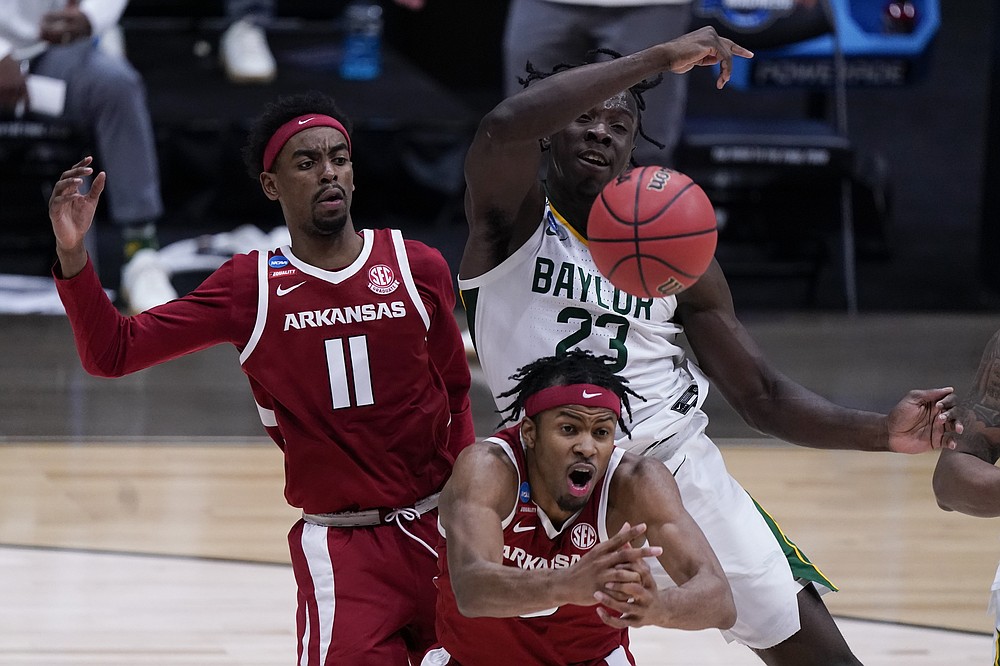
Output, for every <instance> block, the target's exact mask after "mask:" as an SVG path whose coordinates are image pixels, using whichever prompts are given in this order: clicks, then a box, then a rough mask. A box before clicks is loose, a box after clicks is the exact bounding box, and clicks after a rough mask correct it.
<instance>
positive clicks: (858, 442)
mask: <svg viewBox="0 0 1000 666" xmlns="http://www.w3.org/2000/svg"><path fill="white" fill-rule="evenodd" d="M734 56H736V57H751V56H752V54H751V53H750V52H749V51H747V50H746V49H744V48H742V47H740V46H738V45H736V44H734V43H733V42H732V41H730V40H728V39H724V38H721V37H719V36H718V35H717V34H716V33H715V31H714V30H713V29H711V28H702V29H700V30H697V31H694V32H691V33H688V34H687V35H684V36H682V37H679V38H678V39H675V40H672V41H670V42H666V43H663V44H659V45H657V46H653V47H651V48H648V49H645V50H643V51H639V52H637V53H634V54H631V55H627V56H625V57H622V58H618V59H615V60H610V61H605V62H599V63H594V64H589V65H584V66H580V67H575V68H569V69H565V70H563V71H559V72H557V73H554V74H552V75H551V76H546V77H541V78H540V79H539V80H535V81H534V82H533V83H531V84H530V85H528V86H527V87H526V88H525V90H523V91H522V92H520V93H518V94H516V95H514V96H512V97H509V98H507V99H506V100H504V101H502V102H501V103H500V104H499V105H498V106H497V107H496V108H494V109H493V110H492V111H491V112H490V113H488V114H487V115H486V116H485V118H484V119H483V120H482V122H481V123H480V126H479V129H478V131H477V134H476V136H475V138H474V139H473V142H472V145H471V146H470V149H469V152H468V155H467V158H466V163H465V174H466V182H467V191H466V199H465V201H466V215H467V217H468V221H469V225H470V230H469V238H468V241H467V244H466V247H465V253H464V255H463V257H462V263H461V267H460V271H459V278H460V279H459V286H460V288H461V290H462V297H463V301H464V303H465V306H466V310H467V314H468V319H469V327H470V330H471V333H472V336H473V340H474V343H475V346H476V350H477V352H478V354H479V359H480V361H481V363H482V366H483V369H484V372H485V375H486V379H487V382H488V384H489V387H490V390H491V391H492V393H493V395H494V398H497V399H498V405H499V404H501V402H500V401H499V397H500V396H501V395H502V394H503V393H504V392H506V391H508V390H510V389H511V387H512V380H511V379H509V378H510V377H511V375H512V374H513V373H514V372H515V370H516V369H517V368H519V367H521V366H523V365H525V364H526V363H528V362H530V361H531V360H533V359H536V358H540V357H543V356H548V355H550V354H553V353H562V352H564V351H566V350H568V349H573V348H582V349H589V350H592V351H594V352H595V353H596V354H598V355H604V354H610V355H611V356H613V357H614V359H615V366H614V369H615V370H616V371H618V372H620V373H621V374H622V375H623V376H624V377H626V378H627V379H628V380H629V385H630V386H631V387H632V388H633V389H634V390H635V391H636V392H637V393H639V394H640V395H642V396H644V397H645V399H646V400H645V401H644V402H641V403H639V404H638V405H637V406H636V409H635V413H634V415H633V416H632V418H630V419H624V421H627V424H626V425H627V426H628V427H629V428H630V429H631V430H632V433H633V436H632V438H631V439H630V440H627V441H621V442H620V443H621V444H622V445H623V446H625V447H626V448H628V449H629V450H630V451H633V452H636V453H640V454H643V455H648V456H652V457H654V458H656V459H657V460H660V461H662V462H663V463H665V464H666V465H667V468H668V469H669V470H670V471H671V472H672V473H674V474H675V478H676V481H677V484H678V486H679V488H680V492H681V497H682V498H683V499H684V505H685V508H686V509H687V510H688V512H689V513H690V514H691V515H692V517H693V518H694V520H695V521H696V522H697V523H698V525H699V526H700V527H701V529H702V531H703V532H704V533H705V536H706V537H707V538H708V541H709V543H710V544H711V545H712V548H713V549H714V550H715V552H716V554H717V555H718V557H719V560H720V562H721V563H722V567H723V569H724V570H725V571H726V574H727V576H728V578H729V582H730V585H731V586H732V589H733V597H734V599H735V602H736V608H737V619H736V624H735V625H734V626H733V627H732V628H730V629H728V630H726V631H725V632H724V634H725V636H726V637H727V639H729V640H736V641H739V642H741V643H743V644H745V645H747V646H748V647H750V648H751V649H753V650H754V651H756V652H757V654H758V655H759V656H760V658H761V659H762V660H763V661H764V662H765V663H768V664H782V665H789V666H804V665H808V664H817V665H822V666H840V665H844V664H857V663H858V661H857V659H856V658H855V657H854V656H853V654H852V653H851V651H850V649H849V647H848V646H847V644H846V642H845V641H844V639H843V637H842V636H841V635H840V632H839V630H838V628H837V626H836V624H835V623H834V622H833V620H832V618H831V617H830V614H829V612H828V611H827V610H826V607H825V605H824V604H823V603H822V601H821V600H820V596H819V591H818V590H819V589H824V588H825V589H830V588H832V585H831V583H830V582H829V581H827V580H826V578H825V577H824V576H823V575H822V574H821V573H820V571H819V570H818V569H816V567H814V566H813V565H812V564H811V563H810V562H809V560H807V559H806V558H805V557H803V556H802V555H801V552H800V551H799V550H798V548H796V547H795V546H794V545H792V544H791V542H790V541H788V540H787V538H786V537H785V536H784V535H783V534H781V533H780V532H779V531H778V529H777V526H776V525H774V523H773V521H772V520H771V518H770V517H769V516H768V515H767V514H766V513H765V512H763V510H759V509H758V507H757V506H756V505H755V503H754V501H753V500H752V499H751V498H750V497H749V496H748V495H747V493H746V492H745V491H744V490H743V488H742V487H740V485H739V484H738V483H737V482H736V481H735V479H733V478H732V477H731V476H730V475H729V473H728V471H727V470H726V467H725V464H724V463H723V460H722V457H721V455H720V453H719V451H718V449H717V448H716V447H715V445H714V444H713V443H712V442H711V440H709V439H708V437H707V436H706V435H705V432H704V430H705V426H706V423H707V417H706V416H705V414H704V413H703V412H702V411H701V406H702V403H703V402H704V400H705V395H706V393H707V391H708V382H709V380H711V381H712V382H713V383H714V384H715V385H716V386H717V387H718V388H719V389H720V390H721V391H722V393H723V395H724V396H725V397H726V399H727V400H728V401H729V402H730V404H732V405H733V407H734V408H735V409H736V410H737V411H738V412H739V413H740V414H741V415H742V416H743V418H744V419H745V420H746V421H747V423H749V424H751V425H752V426H753V427H754V428H756V429H757V430H759V431H761V432H763V433H766V434H768V435H772V436H774V437H778V438H780V439H783V440H786V441H789V442H793V443H796V444H800V445H804V446H811V447H818V448H830V449H837V448H841V449H858V450H872V451H886V450H889V451H900V452H911V453H912V452H918V451H927V450H929V449H931V448H932V447H934V446H940V442H941V430H942V428H941V422H939V421H937V420H935V418H934V416H935V415H936V413H937V412H938V410H940V409H941V408H942V406H941V401H942V400H943V399H945V398H946V396H948V395H950V393H951V390H950V389H937V390H928V391H913V392H910V393H909V394H908V395H907V396H906V397H905V398H904V399H903V400H902V401H901V402H900V403H899V404H898V405H896V407H895V408H894V409H893V410H892V411H891V412H890V413H889V414H888V415H885V414H875V413H870V412H863V411H858V410H854V409H847V408H844V407H840V406H838V405H835V404H832V403H830V402H829V401H827V400H825V399H823V398H822V397H820V396H818V395H816V394H814V393H812V392H810V391H808V390H806V389H805V388H803V387H802V386H800V385H798V384H797V383H795V382H793V381H791V380H790V379H789V378H787V377H785V376H784V375H782V374H781V373H780V372H778V371H777V370H776V369H774V368H773V367H772V366H771V365H770V364H769V363H768V362H767V360H766V359H765V358H764V357H763V355H762V354H761V352H760V350H759V349H758V347H757V345H756V344H755V343H754V341H753V340H752V339H751V337H750V335H749V333H748V332H747V331H746V329H745V328H744V327H743V325H742V324H741V323H740V321H739V320H738V319H737V317H736V314H735V312H734V309H733V304H732V300H731V297H730V292H729V288H728V285H727V283H726V279H725V276H724V275H723V274H722V271H721V269H720V268H719V266H718V264H717V263H716V262H714V261H713V263H712V265H711V266H710V267H709V269H708V271H707V272H706V273H705V275H704V276H703V277H702V278H701V279H700V280H699V282H698V283H697V284H695V285H694V286H693V287H691V288H689V289H687V290H686V291H684V292H682V293H680V294H679V295H677V296H670V297H667V298H658V299H647V298H635V297H632V296H630V295H628V294H626V293H624V292H621V291H619V290H617V289H615V288H614V287H613V285H611V284H610V283H609V282H608V281H607V280H606V279H605V278H604V277H602V276H601V275H600V273H599V272H598V271H597V269H596V268H595V267H594V265H593V262H592V260H591V258H590V254H589V252H588V250H587V242H586V238H587V217H588V213H589V211H590V207H591V204H592V203H593V201H594V199H595V197H596V196H597V194H598V193H599V192H600V190H601V188H602V187H603V186H604V185H605V184H606V183H608V182H609V181H610V180H611V179H613V178H615V177H616V176H617V175H618V174H620V173H621V172H622V171H623V170H624V169H625V168H626V167H627V166H628V164H629V156H630V154H631V152H632V149H633V148H634V146H635V142H636V137H637V135H638V134H639V132H640V113H639V108H640V107H639V104H640V103H641V100H639V99H637V97H636V96H635V95H634V94H633V90H630V89H631V88H633V87H634V89H635V90H641V88H642V87H644V86H646V85H648V84H647V82H646V79H647V78H650V77H655V76H657V75H659V74H660V73H662V72H674V73H683V72H687V71H688V70H690V69H691V68H693V67H695V66H700V65H711V64H716V63H717V64H719V65H721V72H720V74H719V77H718V80H717V86H718V87H720V88H721V87H722V86H723V85H725V83H726V81H727V80H728V78H729V75H730V67H731V62H732V58H733V57H734ZM623 91H624V92H623ZM541 167H544V168H545V169H544V170H545V172H546V174H547V175H546V177H545V178H544V179H543V180H539V177H538V174H539V171H540V168H541ZM512 331H513V332H515V334H512V333H511V332H512ZM682 332H684V333H686V334H687V337H688V341H689V344H690V345H691V348H692V349H693V351H694V354H695V356H696V357H697V360H698V362H699V364H700V368H699V367H698V366H696V365H694V364H693V363H690V362H688V361H687V360H686V359H685V355H684V353H683V351H682V348H681V347H680V346H679V342H678V340H677V337H678V335H679V334H680V333H682ZM783 551H784V552H783ZM786 555H787V558H788V559H787V560H786Z"/></svg>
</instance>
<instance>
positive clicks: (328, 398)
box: [57, 229, 475, 513]
mask: <svg viewBox="0 0 1000 666" xmlns="http://www.w3.org/2000/svg"><path fill="white" fill-rule="evenodd" d="M359 234H360V235H361V237H362V239H363V241H364V243H363V248H362V251H361V254H360V256H359V257H358V258H357V259H356V260H355V261H354V262H353V263H352V264H351V265H350V266H348V267H346V268H344V269H342V270H337V271H325V270H322V269H319V268H316V267H314V266H310V265H309V264H306V263H304V262H302V261H301V260H299V259H298V258H296V257H295V256H294V254H293V253H292V251H291V249H290V248H288V247H284V248H280V249H277V250H272V251H269V252H256V251H254V252H250V253H248V254H241V255H236V256H234V257H233V258H232V259H231V260H229V261H228V262H226V263H225V264H224V265H223V266H222V267H220V268H219V269H218V270H217V271H215V272H214V273H213V274H212V275H210V276H209V277H208V278H207V279H206V280H205V281H204V282H203V283H202V284H201V285H200V286H199V287H198V288H197V289H196V290H195V291H193V292H191V293H190V294H188V295H187V296H184V297H183V298H180V299H177V300H175V301H171V302H170V303H166V304H164V305H161V306H158V307H156V308H153V309H151V310H149V311H148V312H144V313H142V314H139V315H136V316H134V317H123V316H122V315H121V314H120V313H118V311H117V310H116V309H115V308H114V306H113V305H112V304H111V303H110V302H109V301H108V299H107V298H106V297H104V294H103V290H101V289H100V284H99V282H98V280H97V277H96V274H95V273H94V270H93V267H92V266H88V268H87V269H86V270H85V271H84V272H83V273H81V274H80V275H78V276H76V277H74V278H72V279H69V280H57V286H58V289H59V294H60V297H61V298H62V300H63V303H64V305H65V306H66V312H67V314H68V316H69V318H70V322H71V324H72V326H73V331H74V337H75V339H76V344H77V349H78V351H79V354H80V358H81V359H82V361H83V365H84V367H85V368H86V369H87V371H88V372H90V373H92V374H95V375H99V376H106V377H117V376H121V375H124V374H127V373H129V372H134V371H136V370H141V369H143V368H146V367H149V366H151V365H154V364H156V363H160V362H162V361H166V360H168V359H171V358H175V357H177V356H181V355H183V354H187V353H190V352H193V351H197V350H199V349H204V348H206V347H209V346H211V345H215V344H219V343H223V342H228V343H231V344H233V345H234V346H235V347H236V348H237V349H238V350H239V352H240V363H241V365H242V368H243V371H244V373H245V374H246V375H247V377H248V378H249V381H250V387H251V389H252V392H253V395H254V399H255V400H256V402H257V407H258V411H259V413H260V416H261V421H262V422H263V424H264V426H265V429H266V430H267V432H268V434H269V435H270V436H271V438H272V439H274V441H275V442H276V443H277V444H278V446H279V447H281V449H282V451H283V452H284V456H285V497H286V499H287V500H288V502H289V504H291V505H292V506H295V507H299V508H302V509H303V510H305V511H306V512H308V513H333V512H338V511H344V510H359V509H370V508H378V507H405V506H411V505H412V504H413V503H414V502H415V501H416V500H418V499H421V498H423V497H426V496H427V495H430V494H432V493H434V492H436V491H438V490H440V488H441V486H442V484H443V483H444V481H445V479H446V477H447V475H448V474H449V472H450V470H451V465H452V463H453V462H454V456H455V455H456V454H457V452H458V451H459V450H461V448H463V447H464V446H467V445H468V444H469V443H471V442H472V441H473V440H474V438H475V435H474V430H473V426H472V416H471V411H470V407H469V399H468V390H469V385H470V381H471V380H470V376H469V368H468V363H467V361H466V356H465V347H464V344H463V343H462V339H461V334H460V332H459V330H458V326H457V323H456V321H455V317H454V314H453V311H454V305H455V297H454V290H453V288H452V281H451V274H450V271H449V269H448V266H447V264H446V263H445V261H444V259H443V257H442V256H441V254H440V253H439V252H437V251H436V250H433V249H431V248H429V247H427V246H426V245H424V244H422V243H418V242H415V241H404V240H403V238H402V236H401V235H400V233H399V232H398V231H392V230H367V229H366V230H362V231H361V232H359Z"/></svg>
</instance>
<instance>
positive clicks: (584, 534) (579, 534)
mask: <svg viewBox="0 0 1000 666" xmlns="http://www.w3.org/2000/svg"><path fill="white" fill-rule="evenodd" d="M569 537H570V540H571V541H572V542H573V545H574V546H576V547H577V548H579V549H580V550H590V549H591V548H593V547H594V546H595V545H596V544H597V530H595V529H594V527H593V525H589V524H588V523H580V524H579V525H576V526H575V527H573V531H572V532H570V534H569Z"/></svg>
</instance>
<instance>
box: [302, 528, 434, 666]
mask: <svg viewBox="0 0 1000 666" xmlns="http://www.w3.org/2000/svg"><path fill="white" fill-rule="evenodd" d="M403 525H404V526H405V527H406V529H407V530H408V531H410V532H411V533H413V535H415V536H417V537H419V538H420V539H422V540H423V541H424V542H426V543H427V544H428V545H429V546H430V547H432V548H433V547H434V546H435V545H436V544H437V540H438V532H437V511H436V510H435V511H430V512H428V513H425V514H424V515H423V516H421V517H420V518H419V519H417V520H414V521H412V522H404V523H403ZM288 545H289V550H290V552H291V556H292V571H293V572H294V574H295V582H296V584H297V585H298V612H297V614H296V624H297V626H298V643H299V646H298V651H299V661H298V662H297V663H298V664H299V666H303V665H307V664H308V665H311V666H319V665H322V666H325V665H326V664H352V665H353V664H357V665H364V664H372V665H378V666H392V665H393V664H399V665H400V666H406V665H407V664H408V663H410V661H412V663H414V664H419V663H420V659H421V657H423V655H424V652H425V651H426V650H427V649H428V648H430V647H431V646H432V645H433V644H434V641H435V634H434V617H435V602H436V599H437V588H436V587H435V586H434V578H435V577H436V576H437V575H438V565H437V558H436V556H434V555H432V554H431V552H430V551H429V550H427V548H425V547H424V546H423V545H421V544H420V543H419V542H417V541H416V540H414V539H413V538H411V537H410V536H408V535H407V534H406V533H404V532H403V530H402V529H400V527H399V526H397V525H396V524H385V525H378V526H376V527H322V526H319V525H313V524H310V523H306V522H305V521H303V520H299V521H298V522H297V523H295V525H294V526H293V527H292V529H291V531H290V532H289V533H288Z"/></svg>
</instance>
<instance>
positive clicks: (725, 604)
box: [713, 575, 736, 630]
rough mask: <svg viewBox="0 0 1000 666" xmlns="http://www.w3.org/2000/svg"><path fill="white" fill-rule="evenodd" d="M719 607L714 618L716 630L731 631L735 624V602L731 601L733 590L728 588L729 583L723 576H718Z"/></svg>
mask: <svg viewBox="0 0 1000 666" xmlns="http://www.w3.org/2000/svg"><path fill="white" fill-rule="evenodd" d="M718 587H719V591H718V597H717V598H718V599H719V605H718V610H717V612H716V616H715V624H714V625H713V626H714V627H715V628H716V629H722V630H726V629H732V627H733V625H734V624H736V601H735V600H734V599H733V590H732V588H731V587H729V581H728V580H727V579H726V577H725V576H724V575H720V578H719V582H718Z"/></svg>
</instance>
